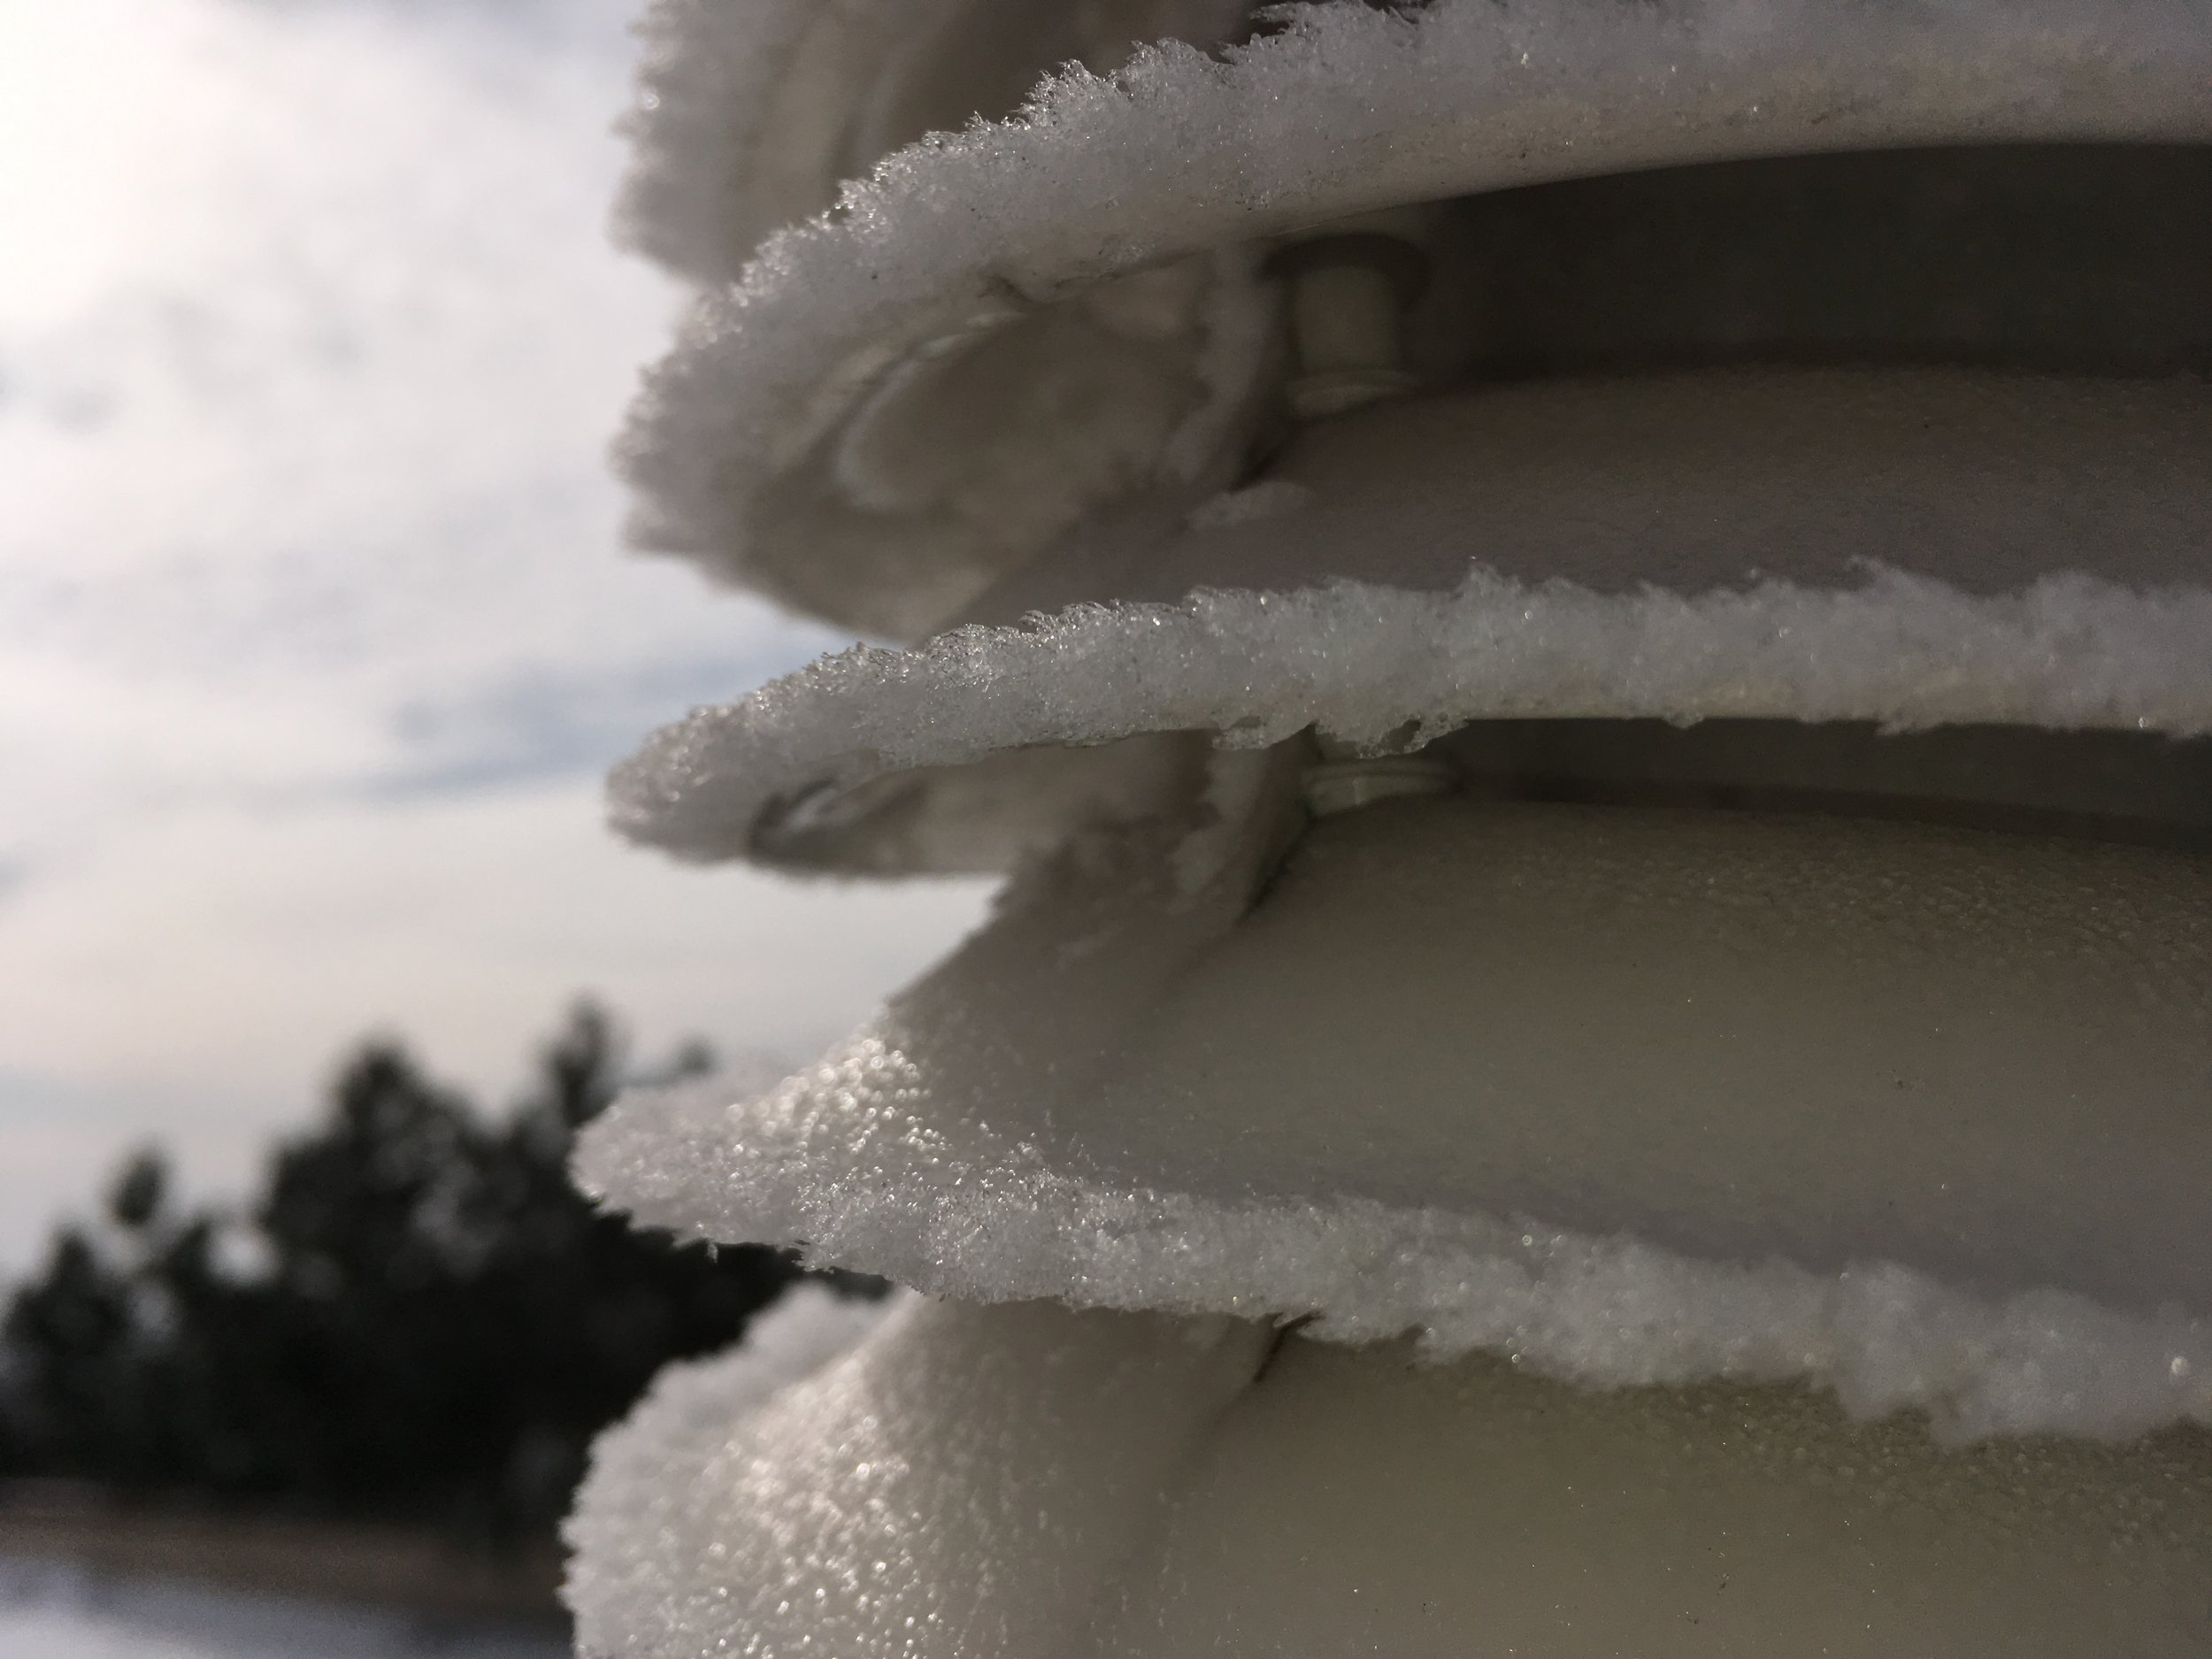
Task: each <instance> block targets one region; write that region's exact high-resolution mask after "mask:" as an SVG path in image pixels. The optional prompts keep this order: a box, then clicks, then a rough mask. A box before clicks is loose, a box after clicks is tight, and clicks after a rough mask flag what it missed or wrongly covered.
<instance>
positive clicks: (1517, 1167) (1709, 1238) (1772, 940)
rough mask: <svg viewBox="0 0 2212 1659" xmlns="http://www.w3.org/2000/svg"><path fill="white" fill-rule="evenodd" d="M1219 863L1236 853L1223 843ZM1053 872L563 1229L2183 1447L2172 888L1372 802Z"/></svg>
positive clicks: (2085, 862)
mask: <svg viewBox="0 0 2212 1659" xmlns="http://www.w3.org/2000/svg"><path fill="white" fill-rule="evenodd" d="M1255 833H1256V832H1255ZM1181 850H1187V849H1176V848H1174V847H1173V846H1171V845H1163V846H1156V847H1155V846H1147V845H1145V844H1144V843H1143V842H1142V841H1140V840H1139V839H1137V838H1134V837H1125V838H1123V839H1122V841H1120V843H1119V844H1118V845H1117V844H1113V843H1110V842H1106V841H1087V842H1081V843H1079V844H1078V846H1077V847H1076V848H1075V849H1072V850H1071V853H1070V854H1069V855H1068V856H1066V857H1065V858H1064V859H1063V860H1062V861H1061V862H1060V863H1059V864H1056V865H1055V866H1052V867H1048V868H1044V869H1040V870H1035V871H1033V872H1032V873H1031V874H1030V875H1029V876H1028V877H1027V878H1025V879H1024V880H1023V881H1022V882H1021V883H1018V885H1017V887H1016V888H1015V890H1014V892H1013V894H1012V895H1010V897H1009V899H1008V900H1007V901H1006V902H1005V903H1004V905H1003V907H1002V913H1001V915H1000V917H999V918H998V919H997V920H996V921H995V923H994V924H993V925H992V926H990V927H988V928H987V929H986V930H985V931H984V932H983V933H979V935H978V936H977V937H976V938H975V939H973V940H972V941H970V943H969V944H968V945H967V946H966V947H965V948H964V949H963V950H962V951H961V953H960V954H959V955H957V956H955V957H954V958H953V959H952V960H951V961H949V963H947V964H945V965H944V966H943V967H942V968H941V969H940V970H939V971H938V972H935V973H933V974H932V975H931V976H929V977H928V978H927V979H925V980H923V981H922V982H921V983H919V984H918V985H917V986H916V987H914V988H913V989H911V990H910V991H909V992H908V993H906V994H905V995H902V997H900V998H899V999H897V1000H895V1002H894V1003H893V1004H892V1006H891V1007H890V1009H889V1010H887V1013H886V1014H885V1015H884V1017H883V1018H881V1019H880V1020H879V1022H878V1023H877V1024H876V1025H874V1026H873V1027H872V1028H871V1029H869V1030H867V1031H865V1032H864V1033H862V1034H861V1035H859V1036H858V1037H856V1039H854V1040H853V1041H850V1042H849V1044H848V1045H846V1046H845V1047H844V1048H841V1049H840V1050H838V1051H837V1052H835V1053H833V1055H831V1056H829V1057H828V1058H826V1060H825V1061H824V1062H822V1063H821V1064H820V1065H819V1066H818V1067H817V1068H815V1069H814V1070H812V1071H809V1072H806V1073H804V1074H802V1075H801V1076H800V1077H798V1078H795V1079H792V1080H791V1081H790V1082H789V1083H787V1084H786V1085H785V1086H784V1087H782V1088H780V1089H779V1090H776V1091H774V1092H772V1093H771V1094H768V1095H766V1096H764V1097H763V1098H761V1099H758V1100H754V1101H740V1102H733V1101H731V1100H729V1099H728V1098H727V1097H726V1096H725V1095H722V1094H717V1093H714V1092H711V1091H694V1092H691V1093H687V1094H673V1095H658V1096H650V1095H649V1096H632V1097H630V1098H628V1099H626V1100H625V1101H624V1102H620V1103H618V1105H617V1106H616V1107H615V1108H614V1109H613V1110H611V1112H610V1113H609V1114H608V1115H607V1116H606V1117H605V1118H603V1119H602V1120H600V1122H599V1123H597V1124H595V1125H593V1127H592V1128H591V1129H590V1130H589V1131H588V1133H587V1134H586V1137H585V1140H584V1142H583V1146H582V1149H581V1153H580V1164H579V1167H580V1174H581V1177H582V1179H584V1180H585V1182H586V1184H587V1185H588V1187H591V1188H592V1189H594V1190H595V1191H597V1192H600V1193H602V1194H605V1195H606V1196H607V1198H608V1199H609V1200H610V1201H611V1202H613V1203H614V1204H615V1205H616V1206H617V1207H618V1208H622V1209H625V1210H629V1211H630V1212H631V1213H632V1214H633V1215H634V1217H636V1218H637V1219H638V1220H639V1221H641V1223H643V1224H645V1225H654V1226H660V1227H666V1228H669V1229H671V1230H672V1231H675V1232H677V1233H684V1234H689V1235H693V1236H703V1237H708V1238H715V1239H722V1240H739V1239H755V1240H772V1241H778V1242H799V1241H803V1242H804V1244H805V1246H806V1248H809V1249H810V1251H811V1252H812V1253H813V1254H814V1255H815V1256H817V1257H818V1258H819V1259H821V1260H824V1261H826V1262H833V1263H839V1264H842V1265H849V1266H854V1267H858V1268H863V1269H865V1270H867V1271H876V1272H881V1273H885V1274H887V1275H888V1276H890V1277H892V1278H894V1279H899V1280H901V1281H902V1282H906V1283H911V1284H914V1285H917V1286H920V1287H921V1288H923V1289H925V1290H927V1291H929V1292H931V1293H933V1294H946V1295H955V1296H960V1297H965V1298H972V1299H976V1300H982V1301H993V1300H1000V1299H1010V1298H1023V1297H1034V1296H1061V1297H1064V1298H1066V1299H1067V1300H1069V1301H1071V1302H1077V1303H1080V1304H1093V1305H1103V1306H1109V1307H1118V1308H1154V1309H1162V1310H1175V1311H1182V1312H1207V1311H1213V1312H1233V1313H1240V1314H1245V1315H1248V1316H1254V1317H1258V1316H1268V1317H1302V1316H1307V1315H1316V1316H1318V1317H1317V1322H1316V1324H1315V1325H1313V1326H1312V1327H1311V1330H1312V1332H1313V1333H1315V1334H1317V1335H1321V1336H1325V1337H1329V1338H1332V1339H1334V1340H1343V1341H1354V1342H1358V1341H1371V1340H1378V1339H1383V1338H1388V1337H1393V1336H1396V1335H1398V1334H1399V1333H1402V1332H1405V1331H1408V1330H1419V1331H1422V1332H1424V1333H1425V1343H1426V1346H1427V1348H1429V1350H1430V1351H1432V1352H1434V1353H1443V1354H1451V1353H1457V1352H1463V1351H1466V1350H1470V1349H1478V1348H1479V1349H1483V1350H1486V1351H1490V1352H1502V1353H1511V1354H1513V1355H1516V1356H1518V1357H1519V1358H1520V1359H1521V1360H1522V1361H1523V1362H1524V1363H1526V1364H1528V1365H1529V1366H1530V1367H1532V1368H1533V1369H1536V1370H1540V1371H1544V1372H1546V1373H1548V1374H1553V1375H1560V1376H1569V1377H1575V1378H1579V1379H1585V1380H1588V1381H1593V1382H1598V1383H1604V1384H1620V1383H1630V1382H1673V1381H1685V1380H1691V1379H1700V1378H1708V1377H1715V1376H1721V1377H1733V1378H1738V1379H1782V1378H1806V1379H1813V1380H1815V1381H1816V1382H1818V1383H1820V1384H1821V1385H1823V1386H1826V1387H1830V1388H1832V1389H1833V1390H1835V1391H1836V1392H1837V1393H1838V1394H1840V1396H1841V1397H1842V1399H1843V1400H1844V1402H1845V1403H1846V1404H1847V1406H1848V1407H1849V1409H1851V1410H1853V1411H1854V1412H1855V1413H1859V1414H1862V1415H1879V1414H1882V1413H1886V1412H1889V1411H1893V1410H1897V1409H1902V1408H1907V1407H1913V1408H1918V1409H1924V1410H1926V1411H1928V1412H1930V1413H1932V1415H1933V1416H1934V1417H1935V1418H1936V1419H1937V1420H1938V1421H1939V1424H1941V1425H1943V1427H1944V1429H1945V1430H1946V1432H1953V1433H1963V1434H1970V1435H1971V1434H1979V1433H1990V1432H2028V1431H2039V1430H2062V1431H2068V1432H2083V1433H2090V1434H2125V1433H2130V1432H2135V1431H2137V1430H2139V1429H2141V1428H2143V1427H2147V1426H2150V1425H2157V1424H2161V1423H2166V1422H2172V1421H2177V1420H2185V1419H2192V1418H2194V1419H2199V1420H2208V1419H2212V1320H2208V1317H2207V1316H2208V1314H2212V1271H2208V1267H2207V1263H2206V1258H2205V1256H2204V1253H2203V1251H2202V1250H2201V1248H2200V1246H2199V1241H2200V1240H2201V1239H2202V1238H2203V1237H2204V1236H2205V1235H2206V1233H2207V1230H2208V1227H2212V1198H2208V1195H2207V1194H2208V1193H2212V1188H2208V1187H2207V1186H2206V1184H2205V1183H2204V1182H2203V1180H2202V1179H2201V1172H2202V1171H2203V1170H2204V1169H2205V1168H2207V1167H2212V1099H2208V1094H2207V1087H2206V1084H2205V1079H2206V1078H2207V1077H2208V1076H2212V866H2208V864H2207V863H2206V861H2204V860H2203V859H2201V858H2199V857H2195V856H2190V855H2185V854H2177V853H2163V852H2154V851H2149V850H2145V849H2132V848H2124V847H2111V846H2096V845H2082V844H2076V843H2070V842H2064V841H2046V840H2042V839H2039V838H2035V837H2030V836H2024V835H2007V834H1996V833H1988V832H1975V831H1955V830H1939V829H1932V828H1927V827H1923V826H1909V825H1884V824H1870V823H1865V822H1853V821H1839V820H1829V819H1819V818H1797V819H1788V818H1784V819H1769V818H1758V817H1755V816H1753V815H1749V814H1718V813H1693V812H1678V811H1672V810H1658V809H1613V808H1577V807H1540V806H1494V805H1483V804H1479V803H1466V802H1456V801H1454V802H1442V801H1439V802H1420V803H1391V804H1387V805H1383V806H1378V807H1374V808H1371V809H1368V810H1365V811H1362V812H1357V813H1353V814H1349V815H1347V816H1345V817H1343V818H1333V819H1330V820H1328V821H1327V822H1325V823H1324V824H1321V825H1318V826H1315V827H1314V828H1313V829H1312V830H1310V832H1309V833H1308V834H1307V836H1306V838H1305V840H1304V841H1302V843H1301V844H1300V845H1299V846H1298V847H1297V848H1296V849H1294V851H1293V852H1292V854H1291V855H1290V856H1289V858H1288V860H1287V862H1286V864H1284V866H1283V867H1282V869H1281V871H1280V872H1279V873H1278V874H1277V875H1276V876H1275V878H1274V879H1273V880H1272V882H1271V884H1270V885H1269V886H1267V887H1266V888H1265V892H1264V897H1263V900H1262V902H1260V903H1259V904H1258V906H1257V908H1256V909H1254V910H1251V911H1250V912H1249V913H1248V914H1244V913H1243V904H1244V895H1245V894H1247V893H1248V891H1249V890H1250V884H1251V883H1252V881H1254V880H1255V879H1257V876H1258V874H1259V873H1260V872H1262V871H1263V869H1264V864H1263V862H1256V852H1255V850H1254V847H1253V846H1252V845H1251V844H1248V845H1247V846H1246V847H1245V848H1244V849H1243V850H1241V851H1238V850H1236V849H1228V850H1226V851H1225V852H1217V853H1216V854H1213V855H1210V860H1211V863H1210V867H1211V868H1215V869H1217V870H1218V871H1219V872H1220V873H1219V875H1218V876H1217V878H1216V879H1213V881H1212V882H1211V884H1210V885H1204V886H1198V887H1195V889H1194V882H1193V880H1192V879H1190V875H1191V872H1190V869H1189V867H1188V864H1187V860H1186V861H1185V863H1184V864H1182V865H1179V863H1178V857H1179V851H1181Z"/></svg>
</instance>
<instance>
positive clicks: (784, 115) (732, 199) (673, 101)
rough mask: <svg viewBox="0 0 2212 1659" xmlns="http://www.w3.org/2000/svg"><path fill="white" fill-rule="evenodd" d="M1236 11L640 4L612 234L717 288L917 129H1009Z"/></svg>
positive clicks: (1127, 3) (1226, 20) (958, 2)
mask: <svg viewBox="0 0 2212 1659" xmlns="http://www.w3.org/2000/svg"><path fill="white" fill-rule="evenodd" d="M1243 10H1244V0H1087V3H1086V4H1078V5H1067V4H1050V5H1039V4H1035V0H744V3H743V4H729V3H728V0H655V4H653V5H651V6H650V7H649V9H648V10H647V12H646V13H645V16H644V18H643V19H641V22H640V24H639V26H638V34H639V35H640V37H641V42H642V46H643V50H642V53H641V63H640V66H639V75H638V98H637V104H636V107H635V109H634V111H632V113H631V115H630V117H629V119H628V120H627V121H626V123H625V131H626V133H627V134H628V136H629V138H630V140H631V142H632V144H633V145H634V150H635V159H634V164H633V167H632V171H631V174H630V178H629V180H628V181H627V183H626V188H625V189H624V192H623V197H622V202H621V205H620V207H619V209H618V213H617V223H618V227H619V229H620V231H621V232H622V234H623V235H624V237H625V239H626V241H628V242H630V243H631V245H633V246H634V247H636V248H638V249H639V250H641V251H643V252H646V253H649V254H650V255H651V256H652V257H655V258H657V259H658V260H659V261H660V262H661V263H662V264H663V265H666V266H667V267H668V268H669V269H670V270H671V271H672V272H674V273H677V274H679V275H680V276H685V277H688V278H690V279H691V280H694V281H695V282H698V283H700V284H702V285H717V284H720V283H723V282H726V281H729V280H733V279H734V278H736V277H737V276H738V275H740V273H741V272H742V270H743V268H744V265H745V263H746V261H747V260H748V259H749V257H750V256H751V254H752V252H753V250H754V248H755V247H756V246H757V244H758V243H759V242H760V241H761V239H762V238H763V237H764V236H765V235H766V234H768V233H769V232H771V231H773V230H776V229H778V228H780V227H782V226H785V225H787V224H791V223H794V222H795V221H797V220H799V219H810V218H812V217H813V216H814V215H816V214H817V213H819V212H821V211H823V210H824V209H826V208H827V207H829V206H830V205H831V204H832V203H833V201H834V200H835V199H836V195H837V187H838V185H839V183H840V182H841V181H842V180H846V179H849V178H853V177H856V176H858V175H861V174H864V173H866V172H867V171H868V170H869V169H870V168H872V166H873V165H875V164H876V163H877V162H878V161H879V160H880V159H881V158H882V157H883V156H884V155H885V154H887V152H889V151H891V150H896V149H899V148H902V146H904V145H906V144H908V143H910V142H913V141H914V140H917V139H919V138H921V137H922V136H923V135H924V134H927V133H931V132H956V131H958V130H959V129H961V128H963V127H967V126H969V125H970V124H971V123H972V122H973V121H975V120H977V119H983V120H996V119H1000V118H1002V117H1004V116H1008V115H1010V114H1012V113H1013V112H1014V111H1015V110H1016V109H1017V108H1018V106H1019V105H1020V104H1021V103H1022V102H1023V100H1024V99H1025V97H1026V96H1028V95H1029V93H1030V91H1031V89H1032V88H1033V87H1034V86H1035V85H1036V84H1037V82H1038V81H1041V80H1043V79H1044V78H1045V77H1046V76H1047V75H1048V74H1050V73H1052V72H1053V71H1055V70H1057V69H1059V68H1061V67H1062V66H1063V65H1067V64H1070V63H1081V64H1086V65H1089V67H1090V68H1091V69H1092V70H1093V71H1094V73H1110V72H1111V71H1113V70H1115V69H1117V68H1118V67H1120V66H1121V65H1122V64H1123V63H1124V62H1125V61H1126V60H1127V58H1128V57H1129V55H1130V53H1131V52H1132V50H1133V49H1134V48H1135V46H1136V45H1137V44H1139V43H1141V42H1153V41H1160V40H1167V39H1177V40H1182V41H1187V42H1192V43H1194V44H1206V43H1210V42H1216V41H1218V40H1220V39H1222V38H1223V37H1224V36H1225V35H1226V34H1227V32H1228V31H1229V29H1230V28H1231V27H1232V26H1233V23H1234V21H1235V20H1236V19H1237V18H1238V17H1239V16H1240V14H1241V13H1242V12H1243Z"/></svg>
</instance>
